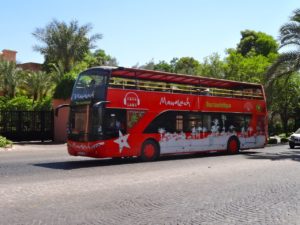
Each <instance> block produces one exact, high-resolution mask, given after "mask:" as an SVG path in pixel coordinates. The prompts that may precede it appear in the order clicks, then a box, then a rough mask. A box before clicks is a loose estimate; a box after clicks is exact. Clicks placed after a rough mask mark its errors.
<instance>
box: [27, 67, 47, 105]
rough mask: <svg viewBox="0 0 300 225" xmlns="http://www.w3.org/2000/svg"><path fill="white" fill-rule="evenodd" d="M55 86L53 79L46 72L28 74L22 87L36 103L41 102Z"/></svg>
mask: <svg viewBox="0 0 300 225" xmlns="http://www.w3.org/2000/svg"><path fill="white" fill-rule="evenodd" d="M52 86H53V80H52V77H51V76H49V74H47V73H46V72H44V71H38V72H31V73H28V74H27V75H26V76H25V77H24V80H23V82H22V87H23V88H24V89H25V90H26V91H27V93H28V94H29V95H30V96H31V97H32V98H33V100H34V101H36V100H41V99H42V98H43V97H45V96H46V95H47V93H48V92H49V91H50V90H51V87H52Z"/></svg>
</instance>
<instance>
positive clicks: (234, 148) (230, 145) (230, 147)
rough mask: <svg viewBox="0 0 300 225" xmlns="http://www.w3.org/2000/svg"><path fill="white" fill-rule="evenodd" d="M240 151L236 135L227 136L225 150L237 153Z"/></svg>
mask: <svg viewBox="0 0 300 225" xmlns="http://www.w3.org/2000/svg"><path fill="white" fill-rule="evenodd" d="M239 151H240V142H239V140H238V139H237V138H236V137H231V138H229V140H228V142H227V152H228V153H229V154H237V153H239Z"/></svg>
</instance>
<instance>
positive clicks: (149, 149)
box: [140, 140, 159, 162]
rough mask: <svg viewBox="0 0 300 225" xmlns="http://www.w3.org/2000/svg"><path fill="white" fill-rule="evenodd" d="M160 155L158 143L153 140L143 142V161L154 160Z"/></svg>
mask: <svg viewBox="0 0 300 225" xmlns="http://www.w3.org/2000/svg"><path fill="white" fill-rule="evenodd" d="M158 157H159V147H158V144H157V143H156V142H155V141H153V140H146V141H145V142H144V143H143V146H142V151H141V157H140V158H141V160H142V161H143V162H149V161H154V160H156V159H158Z"/></svg>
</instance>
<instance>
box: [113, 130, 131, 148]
mask: <svg viewBox="0 0 300 225" xmlns="http://www.w3.org/2000/svg"><path fill="white" fill-rule="evenodd" d="M128 136H129V134H126V135H123V134H122V132H121V131H120V130H119V138H118V139H116V140H114V142H115V143H117V144H119V150H120V153H121V152H122V151H123V148H124V147H126V148H130V146H129V144H128V142H127V139H128Z"/></svg>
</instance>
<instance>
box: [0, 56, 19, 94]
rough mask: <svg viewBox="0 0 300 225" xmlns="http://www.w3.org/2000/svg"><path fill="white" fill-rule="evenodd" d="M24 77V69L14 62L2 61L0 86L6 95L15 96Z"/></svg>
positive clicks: (0, 65)
mask: <svg viewBox="0 0 300 225" xmlns="http://www.w3.org/2000/svg"><path fill="white" fill-rule="evenodd" d="M21 78H22V70H21V69H20V68H17V67H16V64H15V63H14V62H8V61H0V80H1V82H0V87H1V89H2V91H3V93H4V96H7V97H9V98H13V97H15V95H16V92H17V87H18V85H19V83H20V81H21Z"/></svg>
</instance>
